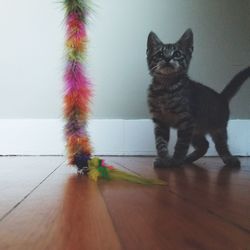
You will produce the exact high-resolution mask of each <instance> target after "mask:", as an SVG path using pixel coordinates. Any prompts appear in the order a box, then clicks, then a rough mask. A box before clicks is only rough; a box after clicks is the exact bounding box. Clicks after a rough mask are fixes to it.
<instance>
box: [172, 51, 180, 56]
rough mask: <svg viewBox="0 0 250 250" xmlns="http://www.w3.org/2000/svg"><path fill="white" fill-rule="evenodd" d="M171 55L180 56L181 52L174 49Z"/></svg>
mask: <svg viewBox="0 0 250 250" xmlns="http://www.w3.org/2000/svg"><path fill="white" fill-rule="evenodd" d="M173 57H175V58H179V57H181V52H180V51H179V50H176V51H175V52H174V53H173Z"/></svg>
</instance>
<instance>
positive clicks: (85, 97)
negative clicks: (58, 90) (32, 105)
mask: <svg viewBox="0 0 250 250" xmlns="http://www.w3.org/2000/svg"><path fill="white" fill-rule="evenodd" d="M87 2H88V0H64V7H65V10H66V20H65V21H66V44H65V45H66V57H67V63H66V67H65V74H64V81H65V96H64V117H65V120H66V124H65V129H64V130H65V138H66V148H67V155H68V164H69V165H71V166H76V167H77V169H78V172H79V173H82V174H86V175H88V177H89V178H90V179H91V180H93V181H97V180H98V179H99V178H103V179H107V180H111V179H123V180H126V181H131V182H134V183H140V184H158V185H165V182H164V181H161V180H152V179H147V178H144V177H142V176H139V175H136V174H130V173H127V172H123V171H121V170H118V169H115V168H114V167H113V166H109V165H107V164H106V163H105V162H104V161H103V160H102V159H100V158H97V157H93V156H92V147H91V143H90V140H89V136H88V133H87V130H86V128H87V121H88V117H89V112H90V109H89V103H90V100H91V97H92V87H91V83H90V81H89V79H88V78H87V77H86V73H85V68H84V60H85V58H86V57H85V54H86V49H87V33H86V16H87V14H88V12H89V10H90V7H89V3H87Z"/></svg>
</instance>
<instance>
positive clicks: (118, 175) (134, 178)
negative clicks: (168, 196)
mask: <svg viewBox="0 0 250 250" xmlns="http://www.w3.org/2000/svg"><path fill="white" fill-rule="evenodd" d="M109 175H110V178H111V179H115V180H125V181H129V182H134V183H138V184H145V185H166V184H167V183H166V182H165V181H162V180H159V179H148V178H144V177H142V176H139V175H137V174H130V173H127V172H123V171H120V170H117V169H113V170H111V171H110V172H109Z"/></svg>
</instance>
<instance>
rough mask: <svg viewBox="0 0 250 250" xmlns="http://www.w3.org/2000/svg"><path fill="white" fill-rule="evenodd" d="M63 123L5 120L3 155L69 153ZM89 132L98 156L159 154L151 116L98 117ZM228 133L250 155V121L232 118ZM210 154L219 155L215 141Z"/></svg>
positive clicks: (0, 127) (237, 149) (236, 149)
mask: <svg viewBox="0 0 250 250" xmlns="http://www.w3.org/2000/svg"><path fill="white" fill-rule="evenodd" d="M63 124H64V122H63V121H61V120H60V119H1V120H0V155H62V154H65V148H64V145H65V143H64V136H63ZM88 131H89V134H90V138H91V141H92V144H93V147H94V149H95V152H94V153H95V154H96V155H155V143H154V135H153V124H152V122H151V120H150V119H144V120H120V119H109V120H99V119H94V120H90V121H89V126H88ZM228 132H229V145H230V149H231V151H232V153H233V154H235V155H241V156H249V155H250V120H231V121H230V122H229V127H228ZM209 140H210V139H209ZM175 141H176V133H175V131H171V140H170V145H169V148H170V152H173V148H174V144H175ZM207 155H210V156H213V155H217V154H216V152H215V149H214V145H213V143H212V142H211V140H210V148H209V151H208V153H207Z"/></svg>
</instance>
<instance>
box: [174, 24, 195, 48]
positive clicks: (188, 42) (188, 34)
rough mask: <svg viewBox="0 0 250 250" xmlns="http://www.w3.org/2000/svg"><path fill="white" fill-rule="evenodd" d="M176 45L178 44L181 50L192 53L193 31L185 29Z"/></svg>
mask: <svg viewBox="0 0 250 250" xmlns="http://www.w3.org/2000/svg"><path fill="white" fill-rule="evenodd" d="M177 43H179V44H180V45H181V47H182V48H184V49H186V50H189V51H190V52H193V43H194V36H193V31H192V30H191V29H187V30H186V31H185V33H184V34H183V35H182V37H181V38H180V39H179V41H178V42H177Z"/></svg>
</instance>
